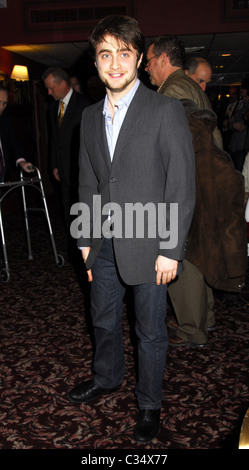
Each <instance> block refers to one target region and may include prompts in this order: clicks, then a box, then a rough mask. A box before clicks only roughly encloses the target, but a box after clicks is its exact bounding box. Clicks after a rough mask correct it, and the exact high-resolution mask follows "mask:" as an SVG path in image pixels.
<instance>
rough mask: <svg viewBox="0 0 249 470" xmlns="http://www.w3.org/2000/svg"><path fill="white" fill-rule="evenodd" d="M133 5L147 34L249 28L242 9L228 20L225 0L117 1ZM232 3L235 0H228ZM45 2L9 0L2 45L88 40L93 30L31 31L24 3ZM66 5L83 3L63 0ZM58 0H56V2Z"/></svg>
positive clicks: (1, 24)
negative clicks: (27, 27) (27, 25)
mask: <svg viewBox="0 0 249 470" xmlns="http://www.w3.org/2000/svg"><path fill="white" fill-rule="evenodd" d="M111 1H112V2H113V1H114V0H109V2H108V0H107V1H104V0H98V1H97V0H96V2H94V1H93V0H85V1H84V0H81V2H80V4H81V6H82V5H84V4H85V5H86V6H89V5H93V3H96V4H100V3H102V5H108V4H110V3H111ZM125 2H127V4H129V5H131V11H132V12H133V13H132V14H133V16H134V17H135V18H137V20H138V21H139V24H140V27H141V29H142V32H143V34H144V35H145V36H147V37H149V36H157V35H161V34H167V33H169V34H172V33H173V34H178V35H183V34H201V33H217V32H221V33H222V32H235V31H248V29H249V18H248V17H247V18H246V17H245V15H243V14H242V13H241V15H240V18H238V19H233V20H231V19H230V20H224V14H223V11H224V2H225V0H116V1H115V3H116V4H119V3H121V4H123V3H125ZM229 2H230V4H232V0H228V3H229ZM34 3H39V4H41V3H42V4H44V5H47V6H48V7H49V8H51V7H52V6H53V1H45V2H41V1H40V0H29V1H27V0H7V8H0V46H1V45H2V46H3V45H10V44H32V43H34V44H35V43H37V44H39V43H49V42H65V41H82V40H86V39H87V38H88V36H89V33H90V31H91V29H92V28H90V29H89V30H87V29H86V30H84V29H83V28H82V29H79V30H77V29H75V28H74V27H72V28H71V30H70V29H68V30H66V29H65V28H63V29H61V30H58V31H55V30H54V31H40V32H31V31H30V32H28V31H27V30H25V21H24V4H34ZM60 3H62V4H64V5H68V4H70V5H73V4H75V3H77V4H79V2H77V0H76V1H75V2H74V1H73V0H71V1H70V2H62V1H61V2H60ZM56 4H57V5H58V2H54V5H56Z"/></svg>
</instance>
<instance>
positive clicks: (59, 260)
mask: <svg viewBox="0 0 249 470" xmlns="http://www.w3.org/2000/svg"><path fill="white" fill-rule="evenodd" d="M32 168H33V170H34V171H35V173H36V176H31V175H32V174H31V173H27V175H29V176H25V177H24V176H23V170H22V169H21V170H20V181H14V182H8V183H0V189H2V188H8V189H7V191H5V192H4V194H3V195H2V196H1V197H0V231H1V237H2V248H3V261H4V267H3V268H1V270H0V278H1V279H2V281H3V282H8V281H9V279H10V272H9V262H8V255H7V248H6V243H5V236H4V228H3V217H2V202H3V200H4V199H5V198H6V197H7V196H8V195H9V194H10V193H11V192H12V191H13V190H15V189H17V188H19V187H20V188H21V190H22V201H23V210H24V220H25V229H26V237H27V248H28V259H29V260H32V259H33V255H32V249H31V239H30V230H29V218H28V212H29V211H41V212H45V215H46V219H47V223H48V230H49V236H50V240H51V244H52V250H53V253H54V257H55V262H56V264H57V266H58V267H62V266H64V258H63V257H62V256H61V255H60V254H58V253H57V250H56V245H55V241H54V235H53V230H52V226H51V222H50V217H49V212H48V207H47V201H46V197H45V193H44V189H43V183H42V178H41V173H40V171H39V169H38V168H37V167H35V166H33V167H32ZM26 187H32V188H35V190H37V191H38V192H39V193H40V194H41V198H42V202H43V207H40V208H31V207H27V203H26V194H25V188H26Z"/></svg>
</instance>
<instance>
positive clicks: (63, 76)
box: [42, 67, 69, 84]
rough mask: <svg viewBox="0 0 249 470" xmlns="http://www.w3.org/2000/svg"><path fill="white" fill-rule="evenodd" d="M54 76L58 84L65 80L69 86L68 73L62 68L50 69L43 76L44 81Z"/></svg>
mask: <svg viewBox="0 0 249 470" xmlns="http://www.w3.org/2000/svg"><path fill="white" fill-rule="evenodd" d="M49 75H52V76H53V77H54V79H55V81H56V82H58V83H60V82H62V80H65V81H66V82H67V83H68V84H69V77H68V73H67V72H66V71H65V70H64V69H61V68H60V67H49V68H48V69H47V70H45V72H44V73H43V75H42V79H43V80H46V78H47V77H48V76H49Z"/></svg>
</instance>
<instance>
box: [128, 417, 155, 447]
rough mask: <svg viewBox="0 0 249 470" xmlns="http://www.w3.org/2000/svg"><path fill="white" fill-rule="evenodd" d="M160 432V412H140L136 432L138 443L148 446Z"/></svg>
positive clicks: (135, 437) (135, 436)
mask: <svg viewBox="0 0 249 470" xmlns="http://www.w3.org/2000/svg"><path fill="white" fill-rule="evenodd" d="M159 430H160V410H140V411H139V414H138V421H137V425H136V427H135V431H134V439H135V441H136V442H140V443H142V444H147V443H148V442H150V441H152V440H153V439H154V437H156V436H157V434H158V433H159Z"/></svg>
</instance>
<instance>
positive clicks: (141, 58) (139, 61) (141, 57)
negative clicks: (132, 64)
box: [137, 54, 143, 68]
mask: <svg viewBox="0 0 249 470" xmlns="http://www.w3.org/2000/svg"><path fill="white" fill-rule="evenodd" d="M142 60H143V54H141V55H140V57H139V60H138V63H137V68H139V67H140V65H141V62H142Z"/></svg>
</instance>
